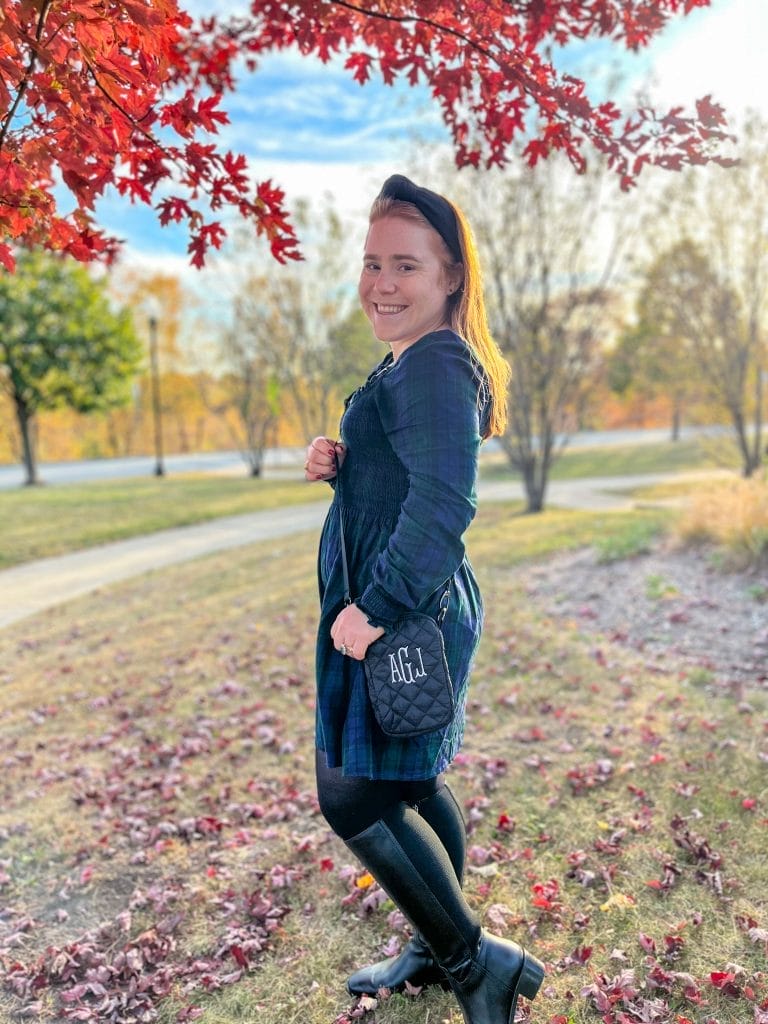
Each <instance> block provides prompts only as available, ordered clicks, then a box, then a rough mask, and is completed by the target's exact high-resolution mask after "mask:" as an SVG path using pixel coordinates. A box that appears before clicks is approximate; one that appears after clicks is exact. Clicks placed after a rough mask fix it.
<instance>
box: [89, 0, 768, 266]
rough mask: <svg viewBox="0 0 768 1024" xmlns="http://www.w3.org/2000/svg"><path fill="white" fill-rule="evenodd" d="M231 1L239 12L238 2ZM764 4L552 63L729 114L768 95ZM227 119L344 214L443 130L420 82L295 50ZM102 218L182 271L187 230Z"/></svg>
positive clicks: (253, 155) (285, 177)
mask: <svg viewBox="0 0 768 1024" xmlns="http://www.w3.org/2000/svg"><path fill="white" fill-rule="evenodd" d="M184 6H186V7H187V9H188V10H190V12H191V13H193V14H194V13H202V12H205V13H213V12H214V10H220V11H223V12H224V13H226V11H227V10H230V11H234V10H237V9H238V7H240V8H241V4H238V3H237V2H235V0H190V2H188V3H186V4H184ZM241 9H242V8H241ZM766 42H768V0H712V5H711V7H709V8H706V9H697V10H694V11H693V12H692V13H691V15H689V16H688V17H686V18H683V17H680V18H677V19H674V20H673V21H672V23H671V24H670V26H669V27H668V29H667V31H666V32H665V33H664V35H663V36H662V37H660V38H659V39H657V40H656V41H655V42H654V44H653V45H652V47H650V48H649V49H648V50H646V51H643V53H642V54H640V55H639V56H633V55H631V54H626V53H625V52H624V51H621V50H619V49H618V48H617V47H615V46H611V44H610V43H607V42H604V41H600V42H590V43H587V44H580V45H576V46H572V47H569V48H568V50H567V51H566V53H565V55H564V59H565V61H566V64H565V65H564V63H563V61H562V60H561V61H559V62H558V63H559V64H560V66H561V67H566V68H567V70H569V71H572V72H573V73H575V74H578V75H580V76H583V77H586V79H587V81H588V82H589V83H590V95H591V97H592V98H593V99H596V98H601V97H600V95H599V94H600V90H601V88H604V83H605V81H606V80H607V72H608V71H609V69H610V68H611V67H612V66H616V64H617V62H620V66H621V69H622V71H623V72H624V75H625V82H626V88H627V90H628V91H635V90H637V89H638V88H640V87H641V86H642V87H643V88H645V89H647V90H648V92H649V95H650V98H651V99H653V100H654V101H656V102H657V103H658V106H660V107H661V106H669V105H670V104H672V103H684V104H690V103H692V101H693V100H694V99H695V98H697V97H699V96H703V95H705V94H707V93H710V92H711V93H713V95H714V98H715V99H716V100H718V101H720V102H723V103H724V104H725V105H726V107H727V108H728V109H729V111H731V112H733V114H735V115H736V116H738V115H739V114H740V113H741V112H742V111H743V110H744V109H745V107H746V106H748V105H754V106H763V105H764V104H765V103H766V97H768V71H767V70H766V68H767V67H768V62H766V61H765V57H764V48H765V43H766ZM223 106H224V107H225V108H226V110H227V112H228V113H229V115H230V118H231V122H232V123H231V124H230V125H229V126H226V127H225V128H224V129H223V130H222V132H221V134H220V141H221V143H222V144H224V145H225V146H226V147H227V148H232V149H234V150H235V151H237V152H243V153H245V154H246V156H247V157H248V159H249V162H250V164H251V167H252V170H253V173H254V176H255V178H256V179H257V180H260V179H263V178H267V177H271V178H272V179H273V180H274V181H276V182H277V183H279V184H280V185H282V186H283V187H284V188H285V190H286V193H287V195H288V200H289V203H290V202H295V200H296V199H297V198H299V197H301V196H308V197H317V196H319V195H321V194H322V193H324V192H328V193H330V194H331V195H332V197H333V199H334V202H335V204H336V205H337V207H338V208H339V209H341V210H342V211H343V212H344V213H347V214H349V216H350V217H357V218H359V217H362V215H363V213H364V211H365V210H366V209H367V206H368V205H369V202H370V199H371V197H372V195H373V194H375V192H376V190H377V189H378V185H379V184H380V182H381V181H382V180H383V178H384V177H386V176H387V174H389V173H392V172H393V171H395V170H401V169H402V163H403V159H404V157H405V156H406V155H407V154H408V153H409V152H410V148H411V146H412V136H413V130H414V128H415V127H416V128H418V131H419V134H420V137H422V138H423V139H425V140H426V143H425V144H426V145H428V146H429V147H430V149H431V150H440V149H446V150H447V149H448V144H449V136H448V132H447V129H446V128H445V127H444V125H443V124H442V121H441V119H440V116H439V112H438V109H437V107H436V105H435V104H434V103H433V102H432V101H431V99H430V96H429V93H428V91H427V90H426V89H425V88H416V89H411V88H409V87H408V86H407V85H405V84H402V83H398V84H397V85H396V86H395V87H394V88H391V87H387V86H385V85H383V84H382V83H381V82H380V81H373V82H371V83H370V84H368V85H366V86H364V87H360V86H359V85H358V84H357V83H355V82H354V81H353V80H352V78H351V76H350V75H349V73H347V72H345V71H344V70H343V66H342V62H341V61H337V62H332V63H331V64H330V65H322V64H321V63H320V62H319V61H318V60H315V59H307V58H303V57H300V56H299V55H297V54H292V53H288V54H281V55H275V56H270V57H267V58H266V59H264V60H262V61H261V63H260V66H259V69H258V71H257V72H256V73H254V74H245V75H244V76H243V78H242V80H241V83H240V87H239V88H238V91H237V92H236V93H235V94H234V95H231V96H228V97H227V98H226V100H225V102H224V104H223ZM98 215H99V218H100V220H101V223H102V224H103V225H104V226H105V227H106V228H107V229H108V230H110V231H113V232H115V233H116V234H117V235H119V236H120V237H122V238H125V239H126V242H127V245H126V252H125V258H126V261H127V262H129V263H131V264H134V265H135V264H140V265H143V266H147V267H149V268H151V269H155V270H158V269H166V270H168V271H169V272H177V273H183V275H184V277H185V278H187V277H188V276H189V275H190V274H195V273H197V272H196V271H191V270H189V268H188V266H187V264H188V258H187V256H186V244H187V236H186V233H185V232H184V231H183V230H181V229H178V228H174V227H168V228H160V227H159V226H158V225H157V222H156V219H155V216H154V214H153V213H152V211H151V210H149V209H146V208H144V207H141V206H131V205H130V204H129V203H128V202H127V200H123V199H121V198H120V197H117V196H114V195H110V196H109V197H107V198H105V199H104V200H103V201H102V202H101V204H100V205H99V208H98Z"/></svg>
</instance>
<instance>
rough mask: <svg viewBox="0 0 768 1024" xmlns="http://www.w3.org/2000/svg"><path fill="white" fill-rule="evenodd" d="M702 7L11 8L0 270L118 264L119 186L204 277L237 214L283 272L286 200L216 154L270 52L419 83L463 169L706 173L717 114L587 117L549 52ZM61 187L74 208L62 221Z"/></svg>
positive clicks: (293, 253)
mask: <svg viewBox="0 0 768 1024" xmlns="http://www.w3.org/2000/svg"><path fill="white" fill-rule="evenodd" d="M708 2H709V0H658V2H655V3H653V4H650V3H647V2H646V0H591V2H583V0H580V2H567V3H563V2H560V0H529V2H526V3H515V4H510V3H508V2H507V0H465V2H463V3H458V4H457V3H455V2H453V0H451V2H447V0H418V2H416V0H369V2H367V3H365V2H360V3H351V2H343V0H337V2H334V3H326V2H319V0H289V2H282V0H281V2H277V0H254V2H253V3H251V5H250V7H248V6H247V5H246V3H245V2H244V3H243V13H242V15H239V16H236V17H232V18H230V19H228V20H217V19H215V18H204V19H202V20H201V21H199V22H195V21H193V20H192V18H191V17H190V16H189V15H188V14H187V13H185V12H184V11H183V10H182V9H181V8H180V7H179V5H178V3H177V2H176V0H153V2H152V3H146V2H145V0H9V2H8V3H5V4H4V5H3V12H2V15H0V117H1V118H2V120H1V121H0V260H1V261H2V262H3V263H4V264H5V266H6V267H8V268H9V269H12V268H13V251H12V246H13V244H14V243H15V242H16V243H18V242H21V241H24V242H27V243H36V244H43V245H46V246H48V247H49V248H52V249H58V250H64V251H66V252H69V253H71V254H72V255H73V256H75V257H77V258H78V259H80V260H84V261H87V260H92V259H96V258H103V259H106V260H109V259H111V258H112V257H113V256H114V254H115V252H116V248H117V246H118V244H119V243H118V241H117V240H116V239H114V238H109V237H107V236H106V235H105V234H104V232H103V231H102V230H100V228H99V227H98V225H97V223H96V218H95V212H94V210H95V202H96V200H97V199H98V197H99V196H101V195H102V194H103V193H104V191H105V189H106V188H107V187H108V186H113V187H114V188H116V189H117V190H118V191H119V192H120V193H121V194H123V195H125V196H127V197H128V198H129V199H130V200H131V201H133V202H141V203H146V204H148V205H150V206H152V207H153V208H154V209H155V210H156V212H157V215H158V217H159V219H160V221H161V223H163V224H166V223H168V222H170V221H174V222H180V223H183V224H185V225H186V226H187V228H188V231H189V237H190V242H189V252H190V255H191V260H192V263H193V264H195V265H197V266H200V265H202V264H203V262H204V260H205V256H206V252H207V251H208V250H209V249H210V247H211V246H213V247H214V248H217V247H218V246H220V244H221V242H222V239H223V237H224V235H225V228H224V227H223V225H222V221H221V219H222V216H223V214H224V213H225V212H227V211H236V212H237V213H238V214H240V215H242V216H243V217H245V218H247V219H248V220H249V221H250V222H251V223H252V224H253V225H254V228H255V230H256V231H257V232H258V233H259V234H262V235H264V236H266V238H267V239H268V241H269V244H270V247H271V250H272V253H273V255H274V256H275V257H276V258H277V259H278V260H281V261H284V260H286V259H292V258H297V257H298V248H297V238H296V235H295V232H294V230H293V228H292V226H291V224H290V222H289V220H288V216H287V212H286V209H285V205H284V194H283V192H282V191H281V190H280V189H279V188H278V187H277V186H275V185H273V184H272V182H271V181H264V182H260V183H257V184H256V185H255V186H254V184H253V182H252V179H251V175H250V174H249V171H248V166H247V162H246V160H245V157H244V156H243V155H242V154H237V153H232V152H229V151H224V150H222V149H221V148H220V147H219V146H217V145H216V143H215V142H211V141H209V137H210V136H212V135H215V134H216V132H217V130H218V128H219V126H220V125H222V124H226V123H227V120H228V119H227V115H226V113H225V111H224V110H223V109H222V106H221V104H222V99H223V97H224V95H225V94H226V93H227V92H230V91H232V90H233V89H234V88H235V86H236V77H237V73H242V72H243V71H244V70H249V71H253V70H255V69H256V68H257V66H258V61H259V58H260V57H262V56H263V55H264V54H267V53H269V52H271V51H276V50H288V49H294V50H298V51H299V52H300V53H302V54H305V55H315V56H318V57H320V59H321V60H323V61H328V60H330V59H332V58H336V57H341V58H342V59H343V60H344V61H345V67H346V68H347V69H348V70H349V72H350V74H351V75H352V76H353V77H354V79H356V80H357V81H358V82H361V83H362V82H365V81H366V80H367V79H369V78H370V77H371V76H374V75H377V76H381V77H382V78H383V80H384V81H385V82H387V83H392V82H394V80H395V79H397V78H405V79H406V80H407V81H408V82H410V83H412V84H416V83H425V84H427V85H428V86H429V88H430V90H431V92H432V94H433V96H434V98H435V101H436V102H437V103H438V104H439V106H440V108H441V111H442V114H443V117H444V119H445V122H446V124H447V125H448V127H449V129H450V131H451V134H452V136H453V140H454V143H455V150H456V160H457V163H458V164H459V165H463V164H474V165H480V164H486V165H500V164H503V163H504V162H505V161H506V160H507V158H508V157H509V155H510V152H511V150H510V143H511V142H512V140H513V139H514V138H515V137H516V136H519V135H526V136H527V137H528V139H529V141H528V144H527V147H526V149H525V156H526V158H527V160H528V161H529V162H530V163H531V164H535V163H536V162H537V161H538V160H540V159H541V158H543V157H546V156H547V155H548V154H549V153H551V152H552V151H553V150H562V151H564V152H565V153H567V155H568V157H569V158H570V160H571V162H572V163H573V164H574V166H575V167H576V168H577V169H580V168H581V167H583V166H584V163H585V160H586V153H587V151H588V149H589V147H590V146H591V147H594V148H595V149H596V150H597V151H598V152H600V153H602V154H604V155H605V157H606V158H607V160H608V162H609V164H610V165H611V167H612V168H614V169H615V170H616V172H617V173H618V174H619V175H620V177H621V182H622V185H623V187H625V188H628V187H630V186H631V185H632V183H633V182H634V180H635V178H636V177H637V175H638V174H639V172H640V171H641V169H642V167H643V166H644V165H645V164H655V165H658V166H661V167H666V168H669V169H673V170H674V169H678V168H680V167H682V166H683V165H685V164H697V163H704V162H706V161H707V160H710V159H713V160H716V161H718V162H720V163H723V162H727V161H726V158H725V157H724V156H723V155H722V152H721V151H720V149H719V147H720V145H721V143H722V142H723V141H724V140H725V139H726V138H727V137H728V136H727V135H726V134H725V131H724V115H723V111H722V109H721V108H720V107H719V106H718V105H717V104H715V103H713V102H712V101H711V99H710V98H709V97H707V98H704V99H702V100H700V101H699V102H698V104H697V109H696V112H695V113H694V114H691V115H686V114H684V113H683V111H682V110H681V109H680V108H675V109H673V110H671V111H669V112H667V113H658V112H656V111H654V110H652V109H649V108H643V109H640V110H637V111H635V112H634V113H632V114H630V115H629V116H625V115H624V114H622V112H621V111H620V110H619V109H618V107H617V106H616V105H615V104H614V103H612V102H606V103H599V104H595V103H593V102H592V101H591V100H590V99H589V97H588V95H587V90H586V87H585V84H584V83H583V82H582V81H580V80H579V79H577V78H574V77H573V76H570V75H567V74H561V73H559V72H558V70H557V68H556V66H555V64H554V63H552V62H551V60H550V58H548V57H547V56H546V53H547V51H548V49H549V48H550V47H551V46H553V45H555V46H557V45H560V44H564V43H566V42H568V41H569V40H572V39H589V38H598V37H607V38H609V39H611V40H615V41H616V42H617V43H618V44H621V45H624V46H625V47H627V48H629V49H632V50H635V49H638V48H639V47H642V46H645V45H646V44H647V43H648V42H649V41H650V40H651V39H652V38H653V37H654V36H655V35H656V34H657V33H658V32H659V31H660V30H661V29H662V28H663V26H664V25H665V23H666V22H667V20H668V19H669V18H670V17H672V16H674V15H678V14H687V13H689V12H690V10H692V9H693V8H694V7H703V6H707V5H708ZM59 182H63V184H64V185H65V186H66V187H67V189H68V190H69V193H70V194H71V198H72V201H73V203H74V206H73V209H72V210H68V209H65V208H64V207H63V203H64V200H63V199H62V190H61V189H60V188H56V187H55V186H56V185H57V184H58V183H59Z"/></svg>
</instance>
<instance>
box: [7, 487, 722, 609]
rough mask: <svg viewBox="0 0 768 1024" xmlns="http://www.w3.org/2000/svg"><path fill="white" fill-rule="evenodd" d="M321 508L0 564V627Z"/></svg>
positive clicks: (581, 492)
mask: <svg viewBox="0 0 768 1024" xmlns="http://www.w3.org/2000/svg"><path fill="white" fill-rule="evenodd" d="M712 475H713V474H712V473H710V472H697V473H668V474H644V475H638V476H625V477H600V478H590V479H584V480H567V481H566V480H561V481H553V482H552V483H551V484H550V486H549V492H548V496H547V504H548V505H549V506H561V507H566V508H581V509H593V510H595V511H599V510H604V511H616V510H621V509H629V508H632V507H633V506H634V505H635V504H636V502H635V501H634V500H633V499H632V498H631V497H630V496H628V495H626V494H621V493H619V492H621V491H627V490H630V489H632V488H635V487H645V486H649V485H652V484H656V483H662V482H664V481H667V480H672V481H678V482H679V481H685V480H691V481H692V480H696V479H699V480H700V479H702V477H711V476H712ZM478 497H479V500H480V501H481V502H483V501H511V500H520V499H521V498H522V497H523V489H522V486H521V484H520V483H519V482H517V481H504V480H500V481H481V483H480V485H479V487H478ZM327 510H328V499H327V498H325V499H324V500H323V501H318V502H312V503H310V504H306V505H291V506H287V507H284V508H278V509H267V510H265V511H262V512H253V513H248V514H246V515H240V516H226V517H224V518H220V519H213V520H210V521H209V522H207V523H200V524H199V525H197V526H182V527H179V528H177V529H172V530H161V531H159V532H157V533H152V534H148V535H146V536H142V537H133V538H131V539H130V540H122V541H116V542H114V543H112V544H103V545H101V546H99V547H95V548H89V549H88V550H85V551H75V552H73V553H72V554H68V555H59V556H57V557H55V558H43V559H40V560H39V561H36V562H27V563H25V564H23V565H19V566H16V567H14V568H12V569H5V570H4V571H2V572H0V629H1V628H3V627H6V626H10V625H12V624H13V623H14V622H18V621H20V620H21V619H24V618H26V617H27V616H29V615H33V614H35V613H36V612H40V611H44V610H45V609H46V608H51V607H53V606H54V605H57V604H62V603H63V602H65V601H69V600H71V599H72V598H75V597H80V596H81V595H83V594H87V593H90V592H91V591H93V590H96V589H97V588H99V587H101V586H104V585H106V584H109V583H116V582H118V581H120V580H125V579H129V578H131V577H132V576H139V575H141V574H142V573H145V572H150V571H151V570H154V569H162V568H164V567H165V566H168V565H174V564H175V563H178V562H186V561H189V560H191V559H193V558H199V557H201V556H202V555H207V554H211V553H212V552H215V551H225V550H227V549H229V548H236V547H241V546H243V545H245V544H253V543H255V542H257V541H261V540H271V539H272V538H274V537H283V536H285V535H286V534H291V533H298V532H300V531H302V530H316V531H317V530H319V529H320V526H321V524H322V522H323V518H324V517H325V514H326V512H327Z"/></svg>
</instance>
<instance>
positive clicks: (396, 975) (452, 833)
mask: <svg viewBox="0 0 768 1024" xmlns="http://www.w3.org/2000/svg"><path fill="white" fill-rule="evenodd" d="M414 808H415V809H416V810H417V811H418V813H419V815H420V816H421V817H422V818H423V819H424V821H426V822H427V824H428V825H430V827H431V828H432V830H433V832H435V834H436V835H437V837H438V839H439V840H440V842H441V843H442V845H443V847H444V848H445V850H446V852H447V854H448V857H449V858H450V861H451V866H452V867H453V871H454V874H455V875H456V878H457V879H458V882H459V885H461V883H462V880H463V878H464V860H465V857H466V851H467V833H466V828H465V825H464V816H463V815H462V813H461V808H460V807H459V805H458V803H457V802H456V798H455V797H454V795H453V793H452V792H451V790H450V789H449V787H448V786H447V785H444V786H441V787H440V789H439V790H438V791H437V792H436V793H433V794H432V795H431V796H428V797H426V798H425V799H424V800H419V801H418V802H417V803H416V804H414ZM406 982H408V983H409V984H410V985H414V986H416V987H425V986H427V985H442V986H443V987H444V988H448V985H449V982H448V978H447V976H446V974H445V971H443V970H442V968H441V967H440V966H439V965H438V964H437V963H436V962H435V960H434V958H433V956H432V950H431V949H430V948H429V946H428V945H427V943H426V942H425V941H424V938H423V937H422V936H421V935H420V934H419V932H416V933H415V934H414V935H413V937H412V938H411V939H410V940H409V941H408V942H407V943H406V944H405V946H404V947H403V949H402V950H401V952H400V953H399V955H398V956H392V957H389V958H388V959H387V960H382V961H380V962H379V963H376V964H368V965H367V966H366V967H361V968H360V970H359V971H355V973H354V974H353V975H351V977H349V978H348V979H347V989H348V990H349V992H350V993H351V994H352V995H362V994H367V995H376V993H377V992H378V991H379V989H380V988H386V989H390V990H392V991H395V992H397V991H400V990H401V989H403V988H405V983H406Z"/></svg>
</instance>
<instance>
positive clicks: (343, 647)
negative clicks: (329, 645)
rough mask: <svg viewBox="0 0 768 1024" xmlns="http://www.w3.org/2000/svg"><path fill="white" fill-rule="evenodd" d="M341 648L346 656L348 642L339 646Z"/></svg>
mask: <svg viewBox="0 0 768 1024" xmlns="http://www.w3.org/2000/svg"><path fill="white" fill-rule="evenodd" d="M339 650H340V651H341V653H342V654H343V655H344V656H345V657H346V654H347V645H346V644H342V645H341V647H340V648H339Z"/></svg>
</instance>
